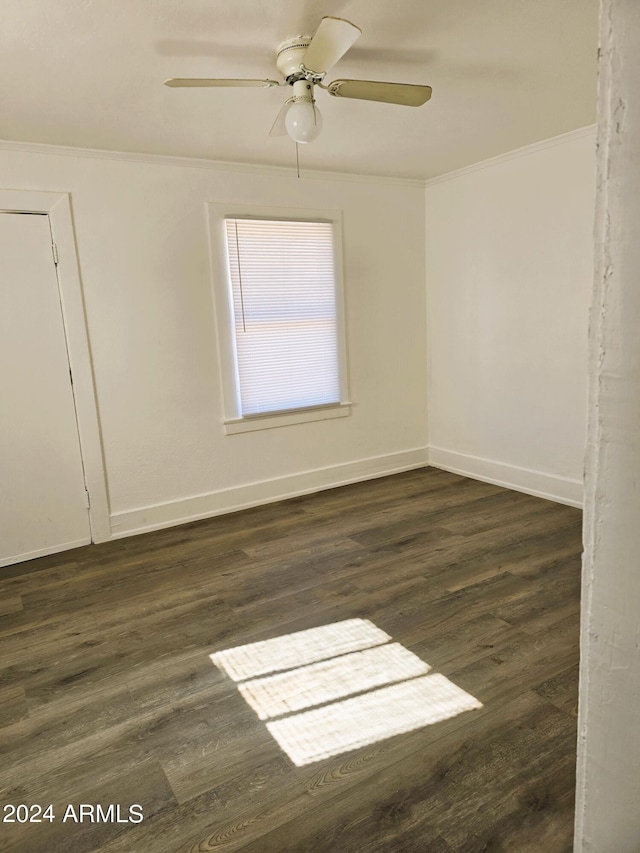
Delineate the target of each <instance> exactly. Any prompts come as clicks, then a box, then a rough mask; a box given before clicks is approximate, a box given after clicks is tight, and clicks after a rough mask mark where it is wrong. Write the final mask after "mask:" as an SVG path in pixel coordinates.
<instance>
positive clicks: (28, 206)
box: [0, 189, 111, 542]
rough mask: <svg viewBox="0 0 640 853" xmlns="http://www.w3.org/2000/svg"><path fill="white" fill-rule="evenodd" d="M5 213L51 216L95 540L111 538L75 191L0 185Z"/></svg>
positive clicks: (59, 291) (59, 292) (91, 523)
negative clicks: (73, 206) (72, 193)
mask: <svg viewBox="0 0 640 853" xmlns="http://www.w3.org/2000/svg"><path fill="white" fill-rule="evenodd" d="M0 211H2V212H3V213H44V214H47V216H48V217H49V225H50V228H51V237H52V241H53V242H54V243H55V245H56V248H57V254H58V260H57V264H56V274H57V278H58V294H59V297H60V304H61V306H62V320H63V324H64V331H65V335H66V339H67V353H68V356H69V367H70V368H71V373H72V376H73V397H74V402H75V409H76V419H77V422H78V435H79V439H80V453H81V456H82V464H83V467H84V477H85V485H86V488H87V490H88V492H89V504H90V506H89V526H90V529H91V540H92V541H93V542H106V541H107V540H108V539H110V538H111V522H110V512H109V497H108V491H107V477H106V471H105V466H104V454H103V445H102V434H101V429H100V420H99V415H98V405H97V398H96V391H95V383H94V377H93V363H92V359H91V348H90V346H89V333H88V329H87V322H86V314H85V307H84V297H83V293H82V280H81V278H80V267H79V264H78V255H77V250H76V241H75V234H74V230H73V215H72V210H71V196H70V194H69V193H59V192H34V191H31V190H4V189H0Z"/></svg>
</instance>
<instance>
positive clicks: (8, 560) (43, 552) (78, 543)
mask: <svg viewBox="0 0 640 853" xmlns="http://www.w3.org/2000/svg"><path fill="white" fill-rule="evenodd" d="M90 544H91V540H90V539H89V538H87V539H76V540H75V541H74V542H65V543H64V545H54V546H53V547H51V548H38V549H37V550H36V551H29V552H28V553H26V554H18V556H15V555H14V556H12V557H5V558H4V559H2V560H0V569H2V568H4V567H6V566H12V565H13V564H14V563H24V562H25V561H26V560H35V559H37V558H38V557H47V556H49V554H60V553H61V552H62V551H70V550H71V549H72V548H81V547H82V546H83V545H90Z"/></svg>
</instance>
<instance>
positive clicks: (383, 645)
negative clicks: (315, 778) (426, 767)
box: [210, 619, 482, 767]
mask: <svg viewBox="0 0 640 853" xmlns="http://www.w3.org/2000/svg"><path fill="white" fill-rule="evenodd" d="M390 640H391V637H389V635H388V634H386V633H385V632H384V631H381V630H380V629H379V628H377V627H376V626H375V625H374V624H373V623H372V622H369V621H368V620H366V619H348V620H345V621H343V622H336V623H333V624H331V625H323V626H322V627H320V628H311V629H310V630H307V631H298V632H296V633H293V634H287V635H285V636H282V637H276V638H274V639H271V640H263V641H260V642H257V643H250V644H248V645H244V646H238V647H236V648H233V649H226V650H224V651H221V652H216V653H214V654H212V655H210V658H211V660H212V661H213V663H214V664H215V665H216V666H217V667H218V668H219V669H221V670H222V671H223V672H225V673H226V674H227V675H228V676H229V677H230V678H232V679H233V680H234V681H236V682H237V683H238V690H239V691H240V693H241V695H242V696H243V698H244V699H245V701H246V702H247V703H248V704H249V705H250V706H251V707H252V708H253V710H254V711H255V712H256V714H257V715H258V717H259V718H260V719H261V720H264V721H266V726H267V729H268V730H269V732H270V733H271V735H272V736H273V737H274V739H275V740H276V741H277V743H278V744H279V745H280V747H281V748H282V749H283V750H284V752H286V753H287V755H288V756H289V758H290V759H291V760H292V761H293V763H294V764H296V765H297V766H299V767H300V766H303V765H305V764H311V763H312V762H314V761H321V760H322V759H324V758H330V757H332V756H335V755H340V754H341V753H344V752H349V751H350V750H353V749H358V748H359V747H362V746H366V745H368V744H372V743H376V742H377V741H380V740H384V739H386V738H389V737H393V736H394V735H398V734H403V733H406V732H410V731H414V730H416V729H419V728H422V727H423V726H428V725H432V724H433V723H437V722H441V721H442V720H446V719H449V718H450V717H454V716H456V715H458V714H461V713H463V712H464V711H472V710H475V709H478V708H482V703H481V702H479V701H478V700H477V699H476V698H475V697H473V696H471V695H470V694H469V693H466V692H465V691H464V690H462V689H461V688H460V687H457V686H456V685H455V684H454V683H453V682H452V681H450V680H449V679H448V678H446V677H445V676H444V675H440V674H431V675H427V673H428V672H429V671H430V669H431V667H430V666H429V665H428V664H427V663H425V662H424V661H422V660H421V659H420V658H419V657H417V655H415V654H413V652H410V651H409V650H408V649H406V648H405V647H404V646H402V645H400V643H391V642H389V641H390ZM258 676H260V677H258Z"/></svg>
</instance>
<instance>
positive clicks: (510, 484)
mask: <svg viewBox="0 0 640 853" xmlns="http://www.w3.org/2000/svg"><path fill="white" fill-rule="evenodd" d="M427 459H428V463H429V465H432V466H433V467H434V468H443V469H444V470H445V471H451V472H452V473H453V474H462V475H463V476H465V477H471V478H472V479H474V480H483V481H484V482H485V483H493V484H494V485H496V486H504V487H505V488H507V489H515V491H517V492H526V493H527V494H528V495H535V496H536V497H539V498H546V499H547V500H550V501H556V502H557V503H561V504H568V505H569V506H575V507H578V508H580V509H582V499H583V494H582V493H583V487H582V481H581V480H570V479H569V478H568V477H557V476H555V475H554V474H545V473H544V472H542V471H532V470H531V469H529V468H519V467H518V466H517V465H505V464H504V463H503V462H495V461H494V460H492V459H482V458H481V457H479V456H469V455H467V454H466V453H458V452H456V451H455V450H445V449H444V448H443V447H429V448H428V450H427Z"/></svg>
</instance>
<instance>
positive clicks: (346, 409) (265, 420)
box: [224, 403, 351, 435]
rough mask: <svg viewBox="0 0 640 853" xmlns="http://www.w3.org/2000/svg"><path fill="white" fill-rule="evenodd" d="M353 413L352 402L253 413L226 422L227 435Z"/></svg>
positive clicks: (324, 419) (328, 418) (340, 416)
mask: <svg viewBox="0 0 640 853" xmlns="http://www.w3.org/2000/svg"><path fill="white" fill-rule="evenodd" d="M350 414H351V403H338V404H337V405H335V406H322V407H319V408H317V409H297V410H295V409H294V410H292V411H290V412H282V413H280V414H273V415H253V416H252V417H249V418H233V419H230V420H228V421H225V422H224V431H225V432H226V434H227V435H235V434H237V433H239V432H254V431H255V430H259V429H273V428H274V427H284V426H291V425H292V424H305V423H310V422H311V421H326V420H330V419H332V418H346V417H348V416H349V415H350Z"/></svg>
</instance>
